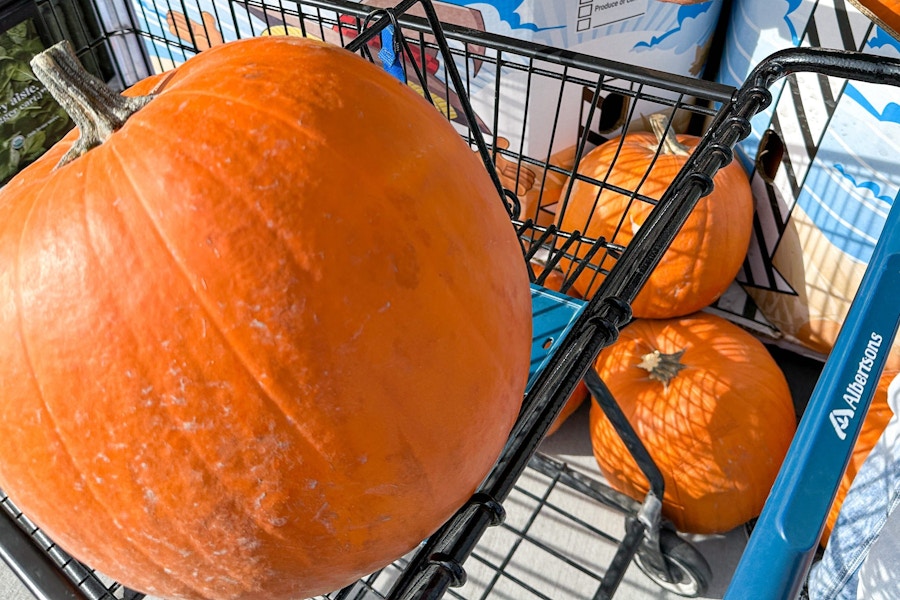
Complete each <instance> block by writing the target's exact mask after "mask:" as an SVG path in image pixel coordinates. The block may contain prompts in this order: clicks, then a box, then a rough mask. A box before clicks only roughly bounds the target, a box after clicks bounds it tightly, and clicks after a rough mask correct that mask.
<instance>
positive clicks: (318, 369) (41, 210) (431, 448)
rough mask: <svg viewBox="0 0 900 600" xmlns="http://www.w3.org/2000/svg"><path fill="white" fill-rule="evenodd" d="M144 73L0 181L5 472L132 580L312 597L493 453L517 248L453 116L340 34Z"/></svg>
mask: <svg viewBox="0 0 900 600" xmlns="http://www.w3.org/2000/svg"><path fill="white" fill-rule="evenodd" d="M154 87H156V88H158V93H157V95H156V96H155V97H154V98H153V99H152V101H150V102H149V104H147V105H146V106H144V107H143V108H142V109H140V110H139V111H138V112H137V113H135V114H134V115H133V116H131V117H130V118H129V119H128V121H127V122H126V123H125V125H124V126H123V127H122V128H121V129H119V130H118V131H117V132H115V133H114V134H113V135H112V136H111V137H110V138H109V139H108V140H107V141H106V142H104V143H103V144H102V145H100V146H98V147H96V148H94V149H93V150H90V151H89V152H87V153H86V154H84V155H83V156H81V157H80V158H76V159H75V160H73V161H72V162H70V163H69V164H67V165H65V166H63V167H61V168H59V169H54V165H56V163H57V161H59V159H60V157H61V156H62V155H63V154H64V153H65V152H66V150H67V149H68V148H69V146H70V145H71V144H72V142H73V140H74V134H73V135H70V136H69V137H67V138H66V140H65V141H63V142H61V143H60V144H59V145H57V146H55V147H54V148H53V149H51V150H50V151H49V152H48V153H47V154H46V155H45V156H44V157H43V159H42V160H40V161H38V162H36V163H34V164H33V165H32V166H31V167H30V168H28V169H26V170H25V171H23V172H22V173H21V174H20V175H19V176H18V177H17V178H16V179H15V180H14V181H12V182H11V183H10V184H9V185H8V186H6V188H5V189H3V190H2V193H0V340H2V341H0V380H2V382H3V394H2V397H0V456H2V457H3V460H2V461H0V487H2V488H3V489H4V490H5V491H6V492H7V493H9V495H10V497H11V498H12V499H13V500H14V501H15V502H16V503H17V504H18V505H19V507H20V508H21V509H22V510H23V511H25V512H26V514H28V515H29V516H30V517H31V518H33V520H34V521H35V522H36V523H37V524H38V525H39V526H40V527H42V528H43V529H45V530H46V532H47V533H48V534H49V535H50V536H51V537H52V538H54V539H55V540H56V541H57V542H58V543H59V544H60V545H61V546H63V547H64V548H65V549H66V550H68V551H69V552H71V553H72V554H74V555H75V556H76V557H77V558H79V559H81V560H83V561H86V562H87V563H89V564H90V565H92V566H93V567H95V568H98V569H99V570H101V571H102V572H104V573H106V574H107V575H110V576H112V577H114V578H115V579H117V580H119V581H121V582H122V583H124V584H125V585H127V586H129V587H132V588H135V589H138V590H141V591H144V592H148V593H151V594H153V595H157V596H162V597H166V598H190V599H200V598H202V599H232V600H234V599H242V600H244V599H261V598H266V599H278V598H292V599H293V598H301V597H307V596H312V595H315V594H319V593H322V592H328V591H332V590H334V589H337V588H339V587H341V586H343V585H345V584H347V583H349V582H351V581H352V580H354V579H355V578H356V577H358V576H360V575H363V574H365V573H368V572H370V571H372V570H373V569H376V568H378V567H380V566H382V565H384V564H386V563H389V562H390V561H391V560H393V559H395V558H397V557H398V556H400V555H402V554H403V553H405V552H406V551H408V550H409V549H411V548H412V547H414V546H415V545H416V544H417V543H418V542H419V541H420V540H421V539H423V538H424V537H426V536H427V535H429V534H430V533H431V532H432V531H434V530H435V529H436V528H437V527H438V526H439V525H440V524H441V523H442V522H443V521H444V520H446V519H447V518H448V517H449V516H450V515H451V514H452V513H453V512H454V511H455V509H456V508H457V507H459V506H460V505H461V504H462V503H463V502H464V501H465V499H467V498H468V496H469V495H470V494H471V493H472V491H473V490H474V489H475V487H476V486H477V484H478V483H479V482H480V480H481V479H482V478H483V477H484V476H485V474H486V473H487V471H488V470H489V468H490V466H491V465H492V464H493V462H494V460H495V459H496V457H497V455H498V454H499V452H500V450H501V447H502V445H503V444H504V442H505V440H506V438H507V434H508V432H509V431H510V429H511V426H512V423H513V421H514V419H515V417H516V415H517V412H518V409H519V406H520V404H521V400H522V394H523V390H524V386H525V382H526V378H527V373H528V364H529V349H530V341H531V328H530V323H531V303H530V294H529V290H528V277H527V274H526V267H525V263H524V260H523V259H522V254H521V251H520V248H519V245H518V242H517V240H516V238H515V235H514V231H513V229H512V227H511V225H510V222H509V219H508V217H507V215H506V213H505V212H504V209H503V207H502V203H501V202H500V201H499V200H498V198H497V195H496V191H495V190H494V188H493V187H492V185H491V183H490V181H489V179H488V177H487V175H486V173H485V170H484V168H483V166H482V165H481V164H480V163H479V162H478V159H477V158H476V157H475V155H474V154H473V153H472V152H471V151H470V150H469V148H468V147H467V146H466V145H465V144H464V143H463V142H462V141H461V139H460V138H459V136H458V134H456V133H455V131H454V130H453V128H452V127H451V126H450V125H449V124H448V123H447V122H446V121H445V120H444V119H443V118H442V117H441V116H440V114H439V113H438V112H437V111H435V110H434V108H433V107H432V106H430V105H428V104H427V103H426V102H425V101H424V100H422V99H420V98H419V97H418V96H417V95H416V94H415V93H413V92H411V91H410V90H408V89H407V88H406V86H404V85H402V84H401V83H399V82H397V81H396V80H394V79H393V78H391V77H389V76H387V75H386V74H384V73H383V72H381V71H380V70H379V69H378V68H376V67H374V66H372V65H370V64H368V63H367V62H365V61H364V60H362V59H360V58H358V57H355V56H353V55H351V54H349V53H347V52H345V51H343V50H341V49H339V48H337V47H332V46H326V45H324V44H320V43H316V42H311V41H308V40H301V39H292V38H263V39H253V40H246V41H241V42H235V43H232V44H226V45H223V46H219V47H216V48H214V49H211V50H209V51H206V52H204V53H202V54H200V55H199V56H198V57H196V58H195V59H192V60H190V61H188V62H187V63H186V64H185V65H183V66H182V67H180V68H179V69H178V70H177V71H176V72H174V74H173V75H171V76H167V77H166V78H156V79H154V80H151V81H145V82H142V83H141V84H139V85H137V86H136V87H135V88H134V89H133V90H131V91H130V92H129V94H131V95H135V94H141V93H146V92H147V91H148V90H150V89H152V88H154ZM501 349H502V351H501Z"/></svg>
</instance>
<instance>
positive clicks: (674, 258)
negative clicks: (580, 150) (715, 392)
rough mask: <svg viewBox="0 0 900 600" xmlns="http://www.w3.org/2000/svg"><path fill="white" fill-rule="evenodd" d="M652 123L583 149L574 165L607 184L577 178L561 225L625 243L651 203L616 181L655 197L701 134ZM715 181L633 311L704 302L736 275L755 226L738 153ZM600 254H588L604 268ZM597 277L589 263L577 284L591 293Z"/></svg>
mask: <svg viewBox="0 0 900 600" xmlns="http://www.w3.org/2000/svg"><path fill="white" fill-rule="evenodd" d="M653 125H654V127H655V128H656V132H654V133H649V132H631V133H627V134H626V135H625V136H624V137H620V138H616V139H612V140H609V141H608V142H605V143H604V144H602V145H600V146H597V147H596V148H594V149H593V150H592V151H591V152H589V153H588V154H587V155H585V157H584V158H583V159H582V160H581V162H580V163H579V165H578V172H579V173H581V174H583V175H585V176H586V177H591V178H593V179H596V180H598V181H601V182H605V183H606V184H607V185H609V186H611V187H610V188H605V189H604V190H603V192H602V193H599V192H600V190H599V188H598V187H597V186H596V185H594V184H592V183H588V182H586V181H581V180H576V181H575V182H574V183H573V186H572V191H571V194H570V196H569V199H568V203H567V205H566V208H565V211H564V212H561V216H560V217H559V224H560V228H561V229H563V230H564V231H575V230H578V231H581V232H583V233H585V234H586V235H587V236H588V237H589V238H593V239H597V238H601V237H603V238H606V239H607V240H611V241H613V242H615V243H616V244H621V245H623V246H627V245H628V244H629V243H630V242H631V240H632V238H633V237H634V235H635V234H636V233H637V230H638V229H639V228H640V226H641V225H643V224H644V222H645V221H646V220H647V217H648V216H649V215H650V211H651V210H652V209H653V206H652V205H651V204H649V203H647V202H644V201H641V200H633V199H632V197H631V195H630V194H629V193H620V192H618V191H616V190H615V188H619V189H621V190H627V191H628V192H631V191H633V190H637V191H638V193H640V194H641V195H644V196H647V197H649V198H653V199H654V200H659V199H660V198H662V195H663V193H664V192H665V191H666V189H667V188H668V187H669V185H670V184H671V183H672V180H673V179H674V178H675V176H676V175H677V174H678V172H679V171H680V170H681V167H682V166H684V163H685V162H686V161H687V159H688V157H689V156H690V153H691V152H693V149H694V147H696V145H697V144H698V143H699V141H700V138H698V137H696V136H690V135H678V136H675V135H674V134H673V133H669V134H668V135H666V134H665V125H664V124H660V123H659V122H658V121H653ZM676 137H677V139H674V138H676ZM661 139H662V140H664V141H663V142H662V143H661V142H660V140H661ZM657 152H659V155H658V156H657ZM651 165H652V166H651ZM611 166H612V168H610V167H611ZM648 170H649V174H647V173H648ZM645 175H646V179H644V177H645ZM713 182H714V184H715V188H714V190H713V191H712V193H710V194H709V195H708V196H706V197H703V198H701V199H700V200H699V202H698V203H697V206H696V207H695V208H694V210H693V211H692V212H691V214H690V216H688V218H687V221H686V222H685V224H684V226H683V227H682V228H681V230H680V231H679V232H678V235H677V236H676V237H675V239H674V241H673V242H672V244H671V246H669V248H668V249H667V250H666V252H665V253H664V254H663V257H662V259H661V260H660V262H659V264H658V265H657V267H656V269H655V270H654V271H653V272H652V273H651V275H650V278H649V280H648V281H647V283H646V285H645V286H644V288H643V289H642V290H641V292H640V293H639V294H638V295H637V297H636V298H635V301H634V302H633V303H632V312H633V314H634V316H635V317H638V318H648V319H668V318H673V317H680V316H684V315H688V314H690V313H693V312H695V311H698V310H700V309H703V308H705V307H707V306H709V305H710V304H711V303H712V302H714V301H715V300H716V299H718V298H719V296H721V295H722V294H723V293H724V292H725V290H726V289H728V286H729V285H730V284H731V282H732V281H733V280H734V277H735V275H737V272H738V270H739V269H740V267H741V264H742V263H743V261H744V257H745V256H746V254H747V248H748V246H749V245H750V235H751V233H752V230H753V196H752V193H751V190H750V183H749V181H748V179H747V175H746V173H745V172H744V171H743V169H742V168H741V166H740V164H739V163H738V162H737V161H733V162H732V163H730V164H729V165H728V166H726V167H724V168H723V169H721V170H720V171H719V172H718V173H717V174H716V176H715V178H714V179H713ZM598 193H599V198H598ZM588 250H589V248H588V247H587V246H584V247H582V248H579V249H577V250H576V252H575V254H576V256H578V257H582V256H585V255H587V253H588ZM603 255H604V253H603V252H599V253H597V254H596V255H595V258H593V259H592V262H594V264H595V265H596V266H599V267H602V268H603V269H605V270H608V269H610V268H612V266H613V260H612V259H610V258H606V259H605V261H604V262H602V263H601V261H602V260H603V259H604V256H603ZM562 267H563V270H566V269H567V266H566V265H562ZM602 281H603V275H602V274H601V273H598V272H597V271H596V269H591V268H587V269H585V270H584V271H583V272H582V274H581V275H580V276H579V277H578V279H577V280H576V282H575V288H576V289H578V291H579V292H581V293H582V295H584V297H585V298H590V297H591V296H592V295H593V294H594V293H595V292H596V291H597V289H598V288H599V286H600V283H601V282H602Z"/></svg>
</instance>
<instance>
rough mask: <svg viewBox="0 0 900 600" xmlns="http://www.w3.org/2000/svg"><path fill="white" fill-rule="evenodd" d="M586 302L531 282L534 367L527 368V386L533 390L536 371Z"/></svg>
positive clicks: (532, 365)
mask: <svg viewBox="0 0 900 600" xmlns="http://www.w3.org/2000/svg"><path fill="white" fill-rule="evenodd" d="M585 304H586V303H585V302H584V301H582V300H578V299H576V298H572V297H571V296H566V295H565V294H561V293H559V292H554V291H553V290H549V289H547V288H545V287H542V286H540V285H537V284H534V283H533V284H531V310H532V328H533V329H532V339H531V368H530V369H529V371H528V385H527V387H526V390H531V386H532V384H533V383H534V380H535V379H536V378H537V375H538V374H539V373H540V372H541V370H542V369H543V368H544V366H545V365H546V364H547V362H548V361H549V360H550V357H551V356H552V355H553V353H554V352H555V351H556V349H557V348H558V347H559V345H560V343H561V342H562V341H563V339H565V337H566V335H567V334H568V333H569V330H570V329H572V324H573V323H574V322H575V319H576V318H577V317H578V315H579V314H580V313H581V310H582V309H583V308H584V305H585Z"/></svg>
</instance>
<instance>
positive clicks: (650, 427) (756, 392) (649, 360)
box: [591, 313, 796, 533]
mask: <svg viewBox="0 0 900 600" xmlns="http://www.w3.org/2000/svg"><path fill="white" fill-rule="evenodd" d="M596 368H597V372H598V374H599V375H600V377H601V378H602V379H603V380H604V382H605V383H606V385H607V386H608V387H609V390H610V391H611V393H612V394H613V396H614V397H615V399H616V401H617V402H618V403H619V405H620V406H621V408H622V410H623V412H624V413H625V415H626V417H627V418H628V421H629V422H630V423H631V425H632V426H633V427H634V428H635V430H636V432H637V434H638V437H639V438H640V439H641V441H642V442H643V443H644V445H645V446H646V447H647V450H648V451H649V453H650V455H651V456H652V457H653V459H654V462H655V463H656V464H657V466H658V467H659V469H660V471H661V472H662V474H663V477H664V478H665V483H666V489H665V496H664V498H663V514H664V515H665V516H666V517H667V518H669V519H670V520H671V521H672V522H673V523H674V524H675V526H676V527H677V528H678V529H679V530H681V531H685V532H691V533H718V532H723V531H727V530H730V529H732V528H734V527H736V526H738V525H741V524H743V523H745V522H747V521H749V520H750V519H751V518H753V517H756V516H758V515H759V513H760V511H761V510H762V506H763V504H764V502H765V500H766V496H767V495H768V493H769V489H770V488H771V486H772V483H773V482H774V481H775V476H776V475H777V473H778V468H779V467H780V465H781V462H782V460H783V459H784V456H785V454H786V453H787V449H788V446H789V445H790V442H791V439H792V438H793V435H794V431H795V429H796V416H795V412H794V407H793V402H792V400H791V393H790V389H789V388H788V384H787V381H786V380H785V377H784V375H783V373H782V372H781V370H780V368H779V367H778V365H777V364H776V363H775V361H774V359H773V358H772V357H771V355H770V354H769V353H768V351H767V350H766V348H765V346H763V345H762V343H760V342H759V340H757V339H756V338H754V337H753V336H751V335H750V334H749V333H747V332H745V331H744V330H742V329H741V328H739V327H738V326H736V325H734V324H732V323H729V322H728V321H726V320H724V319H722V318H720V317H716V316H714V315H708V314H703V313H698V314H696V315H691V316H688V317H684V318H680V319H670V320H638V321H635V322H633V323H631V324H630V325H628V326H627V327H625V328H624V329H623V330H622V332H621V335H620V336H619V339H618V340H617V341H616V342H615V343H614V344H613V345H612V346H610V347H608V348H606V349H604V350H603V351H602V352H601V353H600V356H599V357H598V359H597V362H596ZM591 441H592V444H593V448H594V455H595V456H596V458H597V461H598V463H599V466H600V470H601V471H602V473H603V475H604V476H605V477H606V478H607V479H608V481H609V483H610V485H611V486H612V487H614V488H615V489H617V490H619V491H622V492H624V493H626V494H628V495H630V496H632V497H633V498H636V499H643V497H644V495H645V494H646V493H647V489H648V485H647V481H646V479H645V478H644V476H643V474H642V473H641V471H640V470H639V469H638V466H637V464H636V463H635V462H634V459H633V458H632V457H631V454H630V453H629V452H628V450H627V449H626V448H625V445H624V444H623V442H622V441H621V439H620V438H619V436H618V435H617V434H616V432H615V430H614V429H613V427H612V425H611V424H610V422H609V420H608V419H607V418H606V415H605V414H604V413H603V411H602V410H601V409H600V408H599V406H598V405H597V404H596V403H594V404H593V405H592V406H591Z"/></svg>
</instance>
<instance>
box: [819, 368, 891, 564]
mask: <svg viewBox="0 0 900 600" xmlns="http://www.w3.org/2000/svg"><path fill="white" fill-rule="evenodd" d="M897 375H898V371H896V370H890V371H889V370H885V371H884V372H883V373H882V374H881V377H880V378H879V380H878V387H876V388H875V395H874V396H873V397H872V403H871V404H870V405H869V411H868V412H867V413H866V418H865V420H864V421H863V424H862V428H861V429H860V430H859V437H857V438H856V444H855V445H854V446H853V452H852V453H851V454H850V462H849V464H848V465H847V469H846V470H845V471H844V476H843V477H842V478H841V483H840V485H839V487H838V490H837V495H836V496H835V498H834V503H833V504H832V505H831V510H829V511H828V517H827V518H826V519H825V529H824V531H823V532H822V538H821V539H820V541H819V543H820V544H821V545H822V546H823V547H824V546H825V545H826V544H827V543H828V538H829V537H830V536H831V530H832V529H833V528H834V523H835V521H837V517H838V513H839V512H840V510H841V505H842V504H843V503H844V498H845V497H846V495H847V491H848V490H849V489H850V485H851V484H852V483H853V480H854V479H855V478H856V474H857V473H859V469H860V467H862V464H863V463H864V462H865V460H866V457H867V456H869V453H870V452H871V451H872V448H874V447H875V444H876V443H877V442H878V438H880V437H881V434H882V433H884V430H885V428H886V427H887V424H888V422H889V421H890V420H891V418H892V417H893V416H894V411H893V410H891V407H890V405H888V395H887V392H888V386H890V384H891V381H893V379H894V377H896V376H897Z"/></svg>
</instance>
